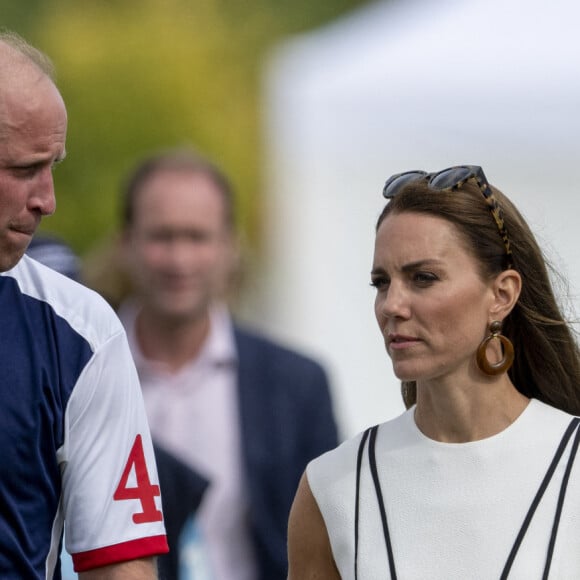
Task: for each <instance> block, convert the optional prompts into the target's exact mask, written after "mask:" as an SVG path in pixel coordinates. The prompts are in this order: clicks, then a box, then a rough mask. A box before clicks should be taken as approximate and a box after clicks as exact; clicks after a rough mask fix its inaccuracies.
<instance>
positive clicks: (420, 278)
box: [413, 272, 439, 286]
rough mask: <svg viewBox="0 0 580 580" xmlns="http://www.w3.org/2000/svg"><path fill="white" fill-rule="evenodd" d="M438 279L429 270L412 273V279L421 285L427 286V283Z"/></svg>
mask: <svg viewBox="0 0 580 580" xmlns="http://www.w3.org/2000/svg"><path fill="white" fill-rule="evenodd" d="M438 279H439V278H438V277H437V276H436V275H435V274H433V273H431V272H415V274H414V275H413V280H414V281H415V282H416V283H417V284H421V285H423V286H427V285H428V284H431V283H433V282H436V281H437V280H438Z"/></svg>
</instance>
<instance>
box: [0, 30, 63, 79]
mask: <svg viewBox="0 0 580 580" xmlns="http://www.w3.org/2000/svg"><path fill="white" fill-rule="evenodd" d="M30 67H33V68H35V69H37V71H38V72H39V73H42V74H43V75H45V76H47V77H49V78H50V79H51V80H53V81H54V66H53V64H52V61H51V60H50V58H48V56H46V55H45V54H44V53H43V52H41V51H40V50H38V49H37V48H35V47H34V46H32V45H31V44H28V42H26V40H24V39H23V38H22V37H21V36H19V35H18V34H16V33H15V32H10V31H0V79H2V80H4V77H5V75H8V74H9V73H12V74H14V73H16V74H17V73H18V71H22V70H23V69H28V68H30ZM3 86H6V84H5V83H2V84H0V88H1V87H3Z"/></svg>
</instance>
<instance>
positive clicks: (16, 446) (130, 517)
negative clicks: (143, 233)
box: [0, 256, 167, 580]
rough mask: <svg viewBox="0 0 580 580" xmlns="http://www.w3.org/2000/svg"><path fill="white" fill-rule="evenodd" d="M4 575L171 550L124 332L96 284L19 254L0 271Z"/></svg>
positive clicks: (32, 574)
mask: <svg viewBox="0 0 580 580" xmlns="http://www.w3.org/2000/svg"><path fill="white" fill-rule="evenodd" d="M0 397H1V402H0V578H2V579H3V580H9V579H16V578H18V579H21V578H27V579H34V578H47V579H48V578H50V579H52V578H59V577H60V572H59V570H60V566H59V554H60V543H61V538H62V532H63V525H64V527H65V530H66V535H65V537H66V549H67V550H68V551H69V552H70V553H71V554H72V557H73V562H74V564H75V569H76V570H77V571H84V570H88V569H90V568H93V567H97V566H103V565H106V564H112V563H115V562H119V561H123V560H128V559H133V558H138V557H145V556H150V555H155V554H160V553H164V552H166V551H167V542H166V538H165V529H164V525H163V517H162V513H161V497H160V491H159V485H158V478H157V471H156V467H155V460H154V455H153V449H152V445H151V438H150V435H149V430H148V426H147V420H146V416H145V412H144V407H143V402H142V398H141V390H140V387H139V381H138V378H137V373H136V371H135V367H134V364H133V361H132V358H131V353H130V351H129V347H128V345H127V340H126V336H125V332H124V330H123V328H122V326H121V323H120V322H119V320H118V318H117V316H116V315H115V313H114V312H113V310H112V309H111V308H110V306H109V305H108V304H107V303H106V302H105V301H104V300H103V299H102V298H101V297H100V296H99V295H98V294H96V293H95V292H92V291H91V290H89V289H87V288H85V287H84V286H82V285H80V284H77V283H76V282H73V281H72V280H69V279H68V278H66V277H65V276H62V275H61V274H58V273H57V272H54V271H52V270H50V269H49V268H47V267H46V266H43V265H42V264H39V263H38V262H36V261H34V260H32V259H31V258H29V257H28V256H24V257H23V258H22V260H21V261H20V263H19V264H18V265H17V266H16V267H15V268H13V269H12V270H10V271H8V272H4V273H2V274H0Z"/></svg>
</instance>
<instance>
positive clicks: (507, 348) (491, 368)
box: [476, 320, 514, 376]
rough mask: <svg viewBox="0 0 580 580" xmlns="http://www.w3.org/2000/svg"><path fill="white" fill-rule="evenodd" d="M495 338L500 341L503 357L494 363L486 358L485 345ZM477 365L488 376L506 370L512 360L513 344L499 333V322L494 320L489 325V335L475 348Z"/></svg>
mask: <svg viewBox="0 0 580 580" xmlns="http://www.w3.org/2000/svg"><path fill="white" fill-rule="evenodd" d="M494 338H497V340H499V341H500V342H501V346H502V349H503V357H502V359H501V360H499V361H498V362H496V363H490V362H489V361H488V360H487V346H488V345H489V343H490V342H491V341H492V340H493V339H494ZM476 360H477V366H478V367H479V370H481V372H482V373H484V374H486V375H490V376H495V375H500V374H501V373H505V372H507V370H508V369H509V368H510V367H511V366H512V363H513V362H514V345H513V344H512V343H511V340H510V339H509V338H508V337H507V336H504V335H503V334H502V333H501V322H500V321H499V320H494V321H493V322H492V323H491V324H490V325H489V335H488V336H486V337H485V338H484V339H483V340H482V341H481V344H480V345H479V346H478V348H477V357H476Z"/></svg>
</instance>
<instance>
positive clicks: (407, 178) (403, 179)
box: [383, 165, 512, 268]
mask: <svg viewBox="0 0 580 580" xmlns="http://www.w3.org/2000/svg"><path fill="white" fill-rule="evenodd" d="M470 179H474V180H475V181H476V183H477V185H478V186H479V189H480V190H481V193H482V194H483V197H484V199H485V202H486V203H487V205H488V207H489V210H490V212H491V215H492V216H493V219H494V221H495V223H496V225H497V229H498V230H499V235H500V236H501V239H502V241H503V245H504V247H505V253H506V258H507V267H508V268H511V267H512V251H511V248H510V241H509V237H508V233H507V229H506V227H505V222H504V219H503V214H502V211H501V208H500V206H499V203H498V201H497V199H496V198H495V195H494V193H493V191H492V189H491V187H489V185H488V183H487V178H486V177H485V173H484V172H483V169H482V168H481V167H479V165H456V166H454V167H448V168H447V169H442V170H441V171H437V172H435V173H427V172H426V171H420V170H415V171H405V172H403V173H396V174H395V175H392V176H391V177H389V179H387V182H386V183H385V187H384V188H383V197H386V198H387V199H392V198H393V197H396V195H397V194H398V193H399V192H400V191H401V190H402V189H403V188H404V187H405V186H406V185H407V184H409V183H412V182H413V181H418V180H426V181H427V184H428V186H429V188H430V189H433V190H435V191H455V190H457V189H460V188H461V187H462V186H463V185H464V184H465V183H466V182H467V181H469V180H470Z"/></svg>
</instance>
